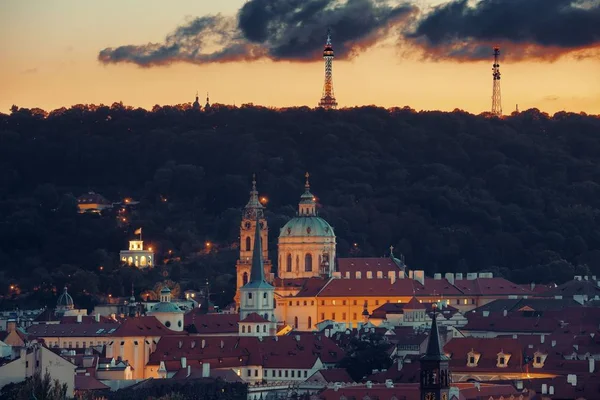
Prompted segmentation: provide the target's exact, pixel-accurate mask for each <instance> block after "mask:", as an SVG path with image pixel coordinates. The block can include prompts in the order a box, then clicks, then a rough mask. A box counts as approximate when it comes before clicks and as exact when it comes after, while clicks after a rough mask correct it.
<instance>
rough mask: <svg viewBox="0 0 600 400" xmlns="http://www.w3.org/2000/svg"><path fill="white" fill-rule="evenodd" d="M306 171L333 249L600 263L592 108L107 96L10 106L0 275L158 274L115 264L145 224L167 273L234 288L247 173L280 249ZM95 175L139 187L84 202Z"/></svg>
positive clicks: (43, 281)
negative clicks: (450, 108)
mask: <svg viewBox="0 0 600 400" xmlns="http://www.w3.org/2000/svg"><path fill="white" fill-rule="evenodd" d="M305 171H309V172H310V174H311V185H312V191H313V193H314V194H315V195H316V196H317V197H318V201H319V203H320V208H319V212H320V215H321V216H322V217H324V218H325V219H327V220H328V221H329V222H330V223H331V225H332V226H333V227H334V229H335V232H336V235H337V238H338V256H341V257H344V256H348V255H349V254H354V255H357V256H381V255H383V254H384V253H387V252H388V251H389V250H388V248H389V246H390V245H394V247H395V249H396V250H395V253H396V254H399V253H402V254H403V255H404V256H405V258H406V263H407V264H408V265H409V267H411V268H413V269H425V271H426V272H427V273H429V274H432V273H434V272H452V271H456V272H468V271H492V272H494V273H496V274H501V275H503V276H506V277H507V278H509V279H513V280H515V281H517V282H531V281H544V282H547V281H554V282H561V281H564V280H566V279H568V278H571V277H572V276H573V275H574V274H576V273H578V274H596V275H600V227H599V225H598V222H599V219H600V185H599V182H600V118H598V117H592V116H585V115H578V114H569V113H558V114H555V115H554V116H552V117H550V116H548V115H546V114H544V113H541V112H539V111H538V110H535V109H532V110H528V111H525V112H522V113H520V114H513V115H512V116H510V117H507V118H504V119H498V118H490V117H489V116H485V115H481V116H475V115H472V114H467V113H464V112H460V111H455V112H452V113H444V112H415V111H413V110H410V109H391V110H386V109H382V108H375V107H363V108H355V109H347V110H340V111H334V112H326V111H323V110H310V109H308V108H295V109H287V110H269V109H266V108H260V107H253V106H244V107H241V108H235V109H233V108H230V107H225V106H219V105H216V106H215V107H214V108H213V111H212V112H210V113H203V112H196V111H192V110H189V109H185V108H184V107H162V108H161V107H158V106H157V107H155V108H154V109H153V110H152V111H145V110H142V109H131V108H127V107H124V106H122V105H121V104H117V103H115V104H114V105H113V106H111V107H104V106H101V107H95V106H74V107H72V108H70V109H60V110H55V111H53V112H51V113H50V114H49V115H46V113H45V112H43V111H42V110H36V109H34V110H27V109H17V108H13V110H12V113H11V114H10V115H3V114H0V265H2V270H1V271H2V272H0V274H3V275H1V276H0V281H1V282H0V285H1V289H0V290H1V291H2V292H6V290H7V287H8V284H9V283H10V282H13V279H19V282H20V284H21V285H22V286H23V288H22V289H23V290H31V289H35V290H40V289H42V290H46V291H47V290H49V289H48V288H49V287H53V286H58V285H62V284H64V283H65V282H69V283H70V284H71V285H74V286H76V285H77V283H73V282H72V281H73V280H77V281H82V282H85V284H84V283H81V284H80V286H81V287H79V288H74V289H73V290H75V291H79V292H83V291H84V290H85V291H86V293H92V294H93V293H94V292H96V293H98V292H99V293H108V292H110V293H115V294H124V293H129V290H130V287H131V286H130V285H131V281H134V282H135V284H136V290H137V289H140V290H141V289H143V288H144V286H150V285H151V283H152V280H153V279H154V281H157V280H159V279H161V275H160V274H159V272H158V271H159V270H161V269H157V271H156V275H155V276H154V275H147V274H146V275H143V276H142V275H141V274H140V273H139V272H138V271H130V270H128V269H126V270H125V271H123V270H124V269H123V268H121V267H120V266H119V265H118V257H117V254H118V251H119V250H120V249H122V248H125V247H126V245H127V240H128V238H130V237H131V236H133V230H134V229H135V228H137V227H139V226H143V229H144V239H145V240H146V241H147V242H149V243H152V244H153V245H154V246H155V248H156V249H157V251H158V253H159V256H158V257H157V259H159V260H162V259H163V258H165V257H166V254H167V251H168V250H171V251H172V254H176V255H177V257H179V259H180V261H171V263H170V264H169V265H168V266H167V267H165V269H166V270H168V271H169V273H170V276H171V277H172V278H174V279H178V280H181V281H182V282H184V283H183V284H182V285H185V286H187V287H193V286H194V285H197V284H198V283H197V282H199V281H203V280H204V279H205V278H208V279H209V280H210V281H211V282H212V283H213V285H214V286H215V287H216V288H217V289H218V290H220V291H221V292H223V291H225V293H223V294H222V296H223V299H221V301H222V302H225V301H226V300H228V299H230V298H231V294H232V292H231V290H232V287H231V286H234V285H233V280H232V275H230V274H232V273H233V271H234V262H235V249H234V248H232V246H231V245H232V244H234V243H236V242H237V238H238V226H239V218H240V208H241V207H242V206H243V205H244V204H245V203H246V201H247V199H248V191H249V189H250V181H251V177H252V173H253V172H256V174H257V180H258V185H259V191H260V193H261V195H262V196H266V197H268V205H267V207H268V214H267V217H268V220H269V224H270V228H271V230H270V252H271V257H272V258H273V259H275V257H276V241H277V235H278V232H279V228H280V227H281V226H282V225H283V224H284V223H285V222H286V220H287V219H288V218H290V217H291V216H293V215H294V213H295V211H296V207H297V202H298V200H299V196H300V194H301V193H302V191H303V185H304V173H305ZM88 191H94V192H96V193H100V194H102V195H104V196H105V197H107V198H108V199H110V200H112V201H120V200H122V199H123V198H124V197H131V198H133V199H135V200H139V201H140V202H141V203H140V205H139V206H138V208H137V210H136V211H135V212H133V213H132V214H131V215H129V216H128V220H127V223H123V222H119V220H118V219H117V218H116V216H114V215H105V216H98V215H80V214H77V213H76V202H75V198H76V197H78V196H79V195H81V194H83V193H86V192H88ZM207 241H210V242H211V244H212V245H213V246H212V247H211V249H210V250H211V251H207V249H206V248H205V242H207ZM355 244H356V245H355ZM175 260H177V259H175ZM100 265H102V266H106V268H103V269H102V271H100V270H99V266H100ZM73 275H75V276H76V279H75V278H73ZM186 278H189V279H188V280H187V281H186ZM185 282H187V283H185ZM86 285H87V286H86ZM58 287H60V286H58ZM182 289H183V288H182Z"/></svg>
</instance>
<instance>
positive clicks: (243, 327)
mask: <svg viewBox="0 0 600 400" xmlns="http://www.w3.org/2000/svg"><path fill="white" fill-rule="evenodd" d="M242 333H246V325H242Z"/></svg>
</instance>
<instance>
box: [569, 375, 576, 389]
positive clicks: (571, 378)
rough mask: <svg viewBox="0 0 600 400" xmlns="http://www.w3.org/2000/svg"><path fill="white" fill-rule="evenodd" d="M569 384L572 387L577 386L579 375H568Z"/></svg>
mask: <svg viewBox="0 0 600 400" xmlns="http://www.w3.org/2000/svg"><path fill="white" fill-rule="evenodd" d="M567 383H570V384H571V386H577V375H575V374H568V375H567Z"/></svg>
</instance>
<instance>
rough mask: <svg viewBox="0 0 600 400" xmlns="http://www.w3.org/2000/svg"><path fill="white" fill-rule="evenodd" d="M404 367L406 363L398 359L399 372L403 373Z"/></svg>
mask: <svg viewBox="0 0 600 400" xmlns="http://www.w3.org/2000/svg"><path fill="white" fill-rule="evenodd" d="M403 366H404V362H403V360H402V359H400V358H399V359H398V371H402V367H403Z"/></svg>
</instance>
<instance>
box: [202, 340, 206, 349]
mask: <svg viewBox="0 0 600 400" xmlns="http://www.w3.org/2000/svg"><path fill="white" fill-rule="evenodd" d="M204 347H206V340H204V339H202V348H204Z"/></svg>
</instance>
